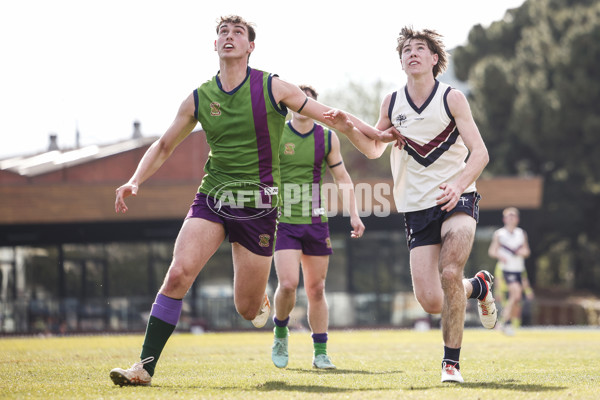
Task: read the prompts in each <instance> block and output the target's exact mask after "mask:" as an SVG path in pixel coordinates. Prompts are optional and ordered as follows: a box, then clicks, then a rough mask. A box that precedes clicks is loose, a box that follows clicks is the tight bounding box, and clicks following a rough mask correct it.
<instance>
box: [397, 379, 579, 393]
mask: <svg viewBox="0 0 600 400" xmlns="http://www.w3.org/2000/svg"><path fill="white" fill-rule="evenodd" d="M440 385H441V386H443V387H460V388H468V389H492V390H513V391H516V392H557V391H560V390H565V389H568V387H567V386H549V385H535V384H531V383H519V382H517V381H515V380H508V381H505V382H465V383H439V384H437V385H432V386H410V387H409V388H406V389H407V390H430V389H439V388H440Z"/></svg>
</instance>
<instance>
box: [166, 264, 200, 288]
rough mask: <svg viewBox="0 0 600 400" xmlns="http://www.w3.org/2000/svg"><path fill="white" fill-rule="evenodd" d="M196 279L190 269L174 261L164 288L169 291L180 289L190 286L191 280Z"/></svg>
mask: <svg viewBox="0 0 600 400" xmlns="http://www.w3.org/2000/svg"><path fill="white" fill-rule="evenodd" d="M193 279H194V277H193V276H191V274H190V273H189V270H188V269H187V268H185V267H184V266H183V265H181V264H176V263H175V262H173V263H172V264H171V266H170V267H169V270H168V271H167V274H166V275H165V280H164V282H163V288H164V289H166V290H167V291H168V292H172V291H174V290H180V289H181V288H185V287H188V286H189V282H190V281H192V280H193Z"/></svg>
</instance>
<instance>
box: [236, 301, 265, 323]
mask: <svg viewBox="0 0 600 400" xmlns="http://www.w3.org/2000/svg"><path fill="white" fill-rule="evenodd" d="M235 310H236V311H237V312H238V314H240V316H241V317H242V318H244V319H245V320H246V321H252V320H253V319H254V318H255V317H256V315H257V314H258V312H259V309H258V308H254V307H251V306H250V304H248V303H244V304H236V305H235Z"/></svg>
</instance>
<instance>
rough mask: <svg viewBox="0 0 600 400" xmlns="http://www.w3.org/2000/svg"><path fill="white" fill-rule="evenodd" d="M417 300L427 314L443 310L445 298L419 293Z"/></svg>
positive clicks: (438, 312)
mask: <svg viewBox="0 0 600 400" xmlns="http://www.w3.org/2000/svg"><path fill="white" fill-rule="evenodd" d="M416 298H417V301H418V302H419V304H420V305H421V307H422V308H423V311H425V312H426V313H427V314H440V313H441V312H442V303H443V299H442V298H441V297H440V298H438V297H437V296H431V295H425V294H417V295H416Z"/></svg>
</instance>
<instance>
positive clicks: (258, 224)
mask: <svg viewBox="0 0 600 400" xmlns="http://www.w3.org/2000/svg"><path fill="white" fill-rule="evenodd" d="M277 216H278V211H277V208H276V207H275V208H252V207H231V206H229V205H226V204H221V203H219V202H218V201H217V200H215V198H213V197H211V196H207V195H206V194H204V193H200V192H198V193H196V198H195V199H194V202H193V203H192V205H191V206H190V211H189V212H188V214H187V216H186V219H188V218H202V219H206V220H208V221H212V222H216V223H219V224H222V225H223V227H224V228H225V234H226V235H227V236H229V242H230V243H239V244H241V245H242V246H244V247H245V248H247V249H248V250H250V251H251V252H252V253H254V254H258V255H261V256H268V257H269V256H272V255H273V243H274V238H275V228H276V227H277Z"/></svg>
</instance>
